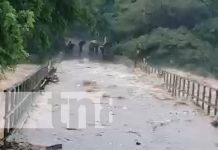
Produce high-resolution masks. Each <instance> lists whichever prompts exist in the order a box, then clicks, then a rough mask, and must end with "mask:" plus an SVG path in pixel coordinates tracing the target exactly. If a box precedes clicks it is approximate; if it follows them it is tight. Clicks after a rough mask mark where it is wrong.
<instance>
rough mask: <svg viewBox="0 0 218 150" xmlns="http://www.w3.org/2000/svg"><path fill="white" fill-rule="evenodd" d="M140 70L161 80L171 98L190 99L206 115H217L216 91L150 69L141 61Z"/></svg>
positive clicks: (172, 74) (159, 70) (217, 94)
mask: <svg viewBox="0 0 218 150" xmlns="http://www.w3.org/2000/svg"><path fill="white" fill-rule="evenodd" d="M140 68H141V69H142V70H143V71H145V72H146V73H148V74H156V75H157V76H158V77H160V78H162V79H163V83H164V87H165V88H166V89H167V90H168V91H169V92H170V93H171V94H172V96H175V97H180V98H186V99H190V100H191V101H192V102H193V103H194V104H195V105H197V106H198V107H200V108H202V110H203V111H204V112H205V113H207V115H214V116H216V115H217V113H218V89H215V88H212V87H210V86H208V85H205V84H202V83H200V82H198V81H196V80H192V79H189V78H186V77H182V76H180V75H177V74H174V73H170V72H167V71H164V70H162V69H160V68H156V67H152V66H150V65H149V64H148V63H146V62H145V60H143V62H142V63H140Z"/></svg>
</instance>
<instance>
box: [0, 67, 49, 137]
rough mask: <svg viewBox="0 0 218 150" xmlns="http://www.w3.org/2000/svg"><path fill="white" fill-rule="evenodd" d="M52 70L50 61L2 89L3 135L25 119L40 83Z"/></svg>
mask: <svg viewBox="0 0 218 150" xmlns="http://www.w3.org/2000/svg"><path fill="white" fill-rule="evenodd" d="M51 71H52V65H51V63H49V64H47V65H45V66H43V67H41V68H40V69H38V70H37V71H36V72H35V73H33V74H31V75H30V76H28V77H26V78H25V79H24V80H23V81H21V82H19V83H16V84H15V85H14V86H13V87H11V88H8V89H6V90H4V94H5V117H4V124H5V128H4V137H7V135H9V134H10V133H11V132H12V131H13V130H14V129H15V128H16V127H18V126H19V125H20V124H22V122H23V121H24V120H25V118H26V117H27V116H25V115H26V114H27V112H28V109H29V108H30V106H31V104H32V101H33V99H34V96H35V92H36V91H39V88H40V85H41V83H42V82H43V81H44V80H45V79H46V77H47V76H48V75H49V73H50V72H51Z"/></svg>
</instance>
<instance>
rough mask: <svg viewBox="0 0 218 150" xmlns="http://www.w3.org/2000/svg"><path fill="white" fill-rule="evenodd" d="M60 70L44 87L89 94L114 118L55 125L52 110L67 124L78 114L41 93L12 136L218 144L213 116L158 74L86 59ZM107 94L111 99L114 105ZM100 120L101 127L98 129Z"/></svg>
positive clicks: (197, 148)
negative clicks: (180, 97) (173, 91)
mask: <svg viewBox="0 0 218 150" xmlns="http://www.w3.org/2000/svg"><path fill="white" fill-rule="evenodd" d="M128 65H129V64H128ZM57 75H58V77H59V80H60V82H59V83H57V84H50V85H48V86H47V87H46V88H45V91H46V92H52V93H53V94H54V95H58V93H61V92H73V93H74V94H75V95H77V96H78V97H84V95H85V96H87V97H89V99H90V100H91V102H88V101H86V102H87V104H86V106H88V107H93V106H95V108H96V107H97V106H99V105H101V106H102V107H103V108H109V110H110V116H111V117H112V118H111V120H110V119H109V120H108V121H107V120H106V121H104V123H103V124H101V122H100V121H99V120H96V119H95V120H93V119H91V117H90V118H89V117H87V120H86V121H85V122H82V121H81V122H79V123H80V124H81V125H82V126H83V127H84V124H85V128H74V127H69V126H63V125H62V124H59V125H56V126H55V127H54V128H52V126H51V122H52V120H51V114H61V118H62V122H65V123H67V121H66V120H67V119H68V117H69V116H72V117H73V116H75V115H76V114H74V113H70V114H69V110H68V108H67V107H60V106H59V105H56V107H55V108H54V109H52V108H51V105H49V104H50V103H49V102H48V100H47V99H46V98H45V97H46V94H45V93H42V94H41V95H39V96H38V98H37V100H36V101H35V103H34V106H33V109H32V111H31V112H30V114H29V119H28V120H27V122H26V124H25V125H24V128H23V129H20V130H18V131H17V132H16V133H15V134H13V135H12V136H11V137H10V138H9V139H8V141H15V142H17V143H19V142H24V143H31V144H33V145H40V146H49V145H56V144H62V146H63V149H64V150H102V149H104V150H217V149H218V130H217V129H215V128H213V127H212V126H211V125H210V121H211V120H210V118H208V117H207V116H205V115H204V114H203V113H202V112H201V111H199V110H197V109H196V107H195V106H193V105H191V104H189V103H181V102H179V101H176V100H174V99H173V98H172V97H170V96H169V95H168V94H167V93H165V92H164V90H162V89H161V82H160V81H159V80H158V79H157V78H156V77H151V76H147V75H146V74H144V73H143V72H141V71H139V70H134V69H133V68H131V67H128V66H126V65H123V64H119V63H101V62H91V61H89V60H87V59H84V60H68V61H63V62H62V63H61V64H60V65H59V66H58V71H57ZM99 98H101V99H102V101H100V103H99V101H98V99H99ZM108 99H112V104H111V103H110V101H109V100H108ZM95 100H96V101H95ZM52 101H55V102H57V104H58V102H59V101H61V99H59V98H58V97H53V99H52ZM93 115H95V114H93V113H90V114H87V116H93ZM98 125H101V128H95V127H99V126H98Z"/></svg>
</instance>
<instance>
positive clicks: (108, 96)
mask: <svg viewBox="0 0 218 150" xmlns="http://www.w3.org/2000/svg"><path fill="white" fill-rule="evenodd" d="M102 97H103V98H110V97H111V96H110V95H108V94H103V95H102Z"/></svg>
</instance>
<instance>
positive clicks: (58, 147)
mask: <svg viewBox="0 0 218 150" xmlns="http://www.w3.org/2000/svg"><path fill="white" fill-rule="evenodd" d="M61 149H62V144H57V145H52V146H48V147H46V150H61Z"/></svg>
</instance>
